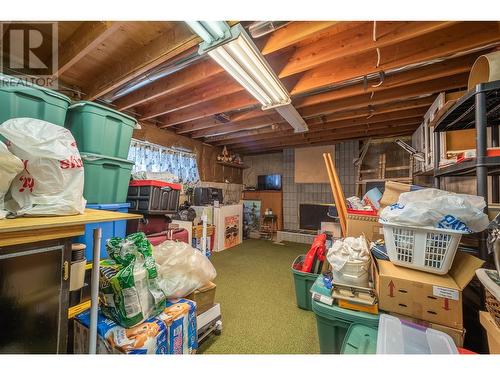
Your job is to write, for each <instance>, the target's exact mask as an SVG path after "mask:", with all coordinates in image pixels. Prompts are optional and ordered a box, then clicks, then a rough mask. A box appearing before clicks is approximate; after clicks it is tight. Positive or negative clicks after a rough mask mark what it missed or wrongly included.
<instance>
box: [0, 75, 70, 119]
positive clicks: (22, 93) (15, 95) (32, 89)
mask: <svg viewBox="0 0 500 375" xmlns="http://www.w3.org/2000/svg"><path fill="white" fill-rule="evenodd" d="M0 103H2V105H1V106H0V124H2V123H3V122H4V121H7V120H9V119H11V118H16V117H31V118H35V119H38V120H43V121H47V122H50V123H52V124H56V125H60V126H64V121H65V119H66V112H67V110H68V107H69V105H70V104H71V99H70V98H68V97H67V96H66V95H63V94H60V93H58V92H56V91H53V90H49V89H47V88H44V87H41V86H37V85H29V84H28V83H25V82H24V81H21V80H19V79H17V78H15V77H10V76H7V75H3V74H0Z"/></svg>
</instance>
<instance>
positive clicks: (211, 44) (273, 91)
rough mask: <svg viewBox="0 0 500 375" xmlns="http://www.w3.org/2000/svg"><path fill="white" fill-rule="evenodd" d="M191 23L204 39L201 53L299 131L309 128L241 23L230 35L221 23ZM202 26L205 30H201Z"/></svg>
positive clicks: (233, 28)
mask: <svg viewBox="0 0 500 375" xmlns="http://www.w3.org/2000/svg"><path fill="white" fill-rule="evenodd" d="M188 24H189V26H190V27H191V28H192V29H193V31H194V32H196V33H197V34H198V35H199V36H200V37H201V38H202V39H203V42H202V43H201V44H200V49H199V53H200V54H203V53H207V54H208V55H209V56H210V57H211V58H212V59H214V60H215V61H216V62H217V63H218V64H219V65H220V66H221V67H222V68H223V69H224V70H225V71H226V72H228V73H229V74H230V75H231V76H232V77H233V78H234V79H235V80H236V81H237V82H238V83H239V84H241V85H242V86H243V87H244V88H245V89H246V90H247V91H248V92H249V93H250V94H251V95H252V96H253V97H255V98H256V99H257V100H258V101H259V102H260V103H261V104H262V109H263V110H267V109H271V108H275V109H276V110H277V111H278V113H280V115H281V116H282V117H283V118H284V119H285V120H286V121H288V122H289V123H290V124H291V125H292V126H293V128H294V129H295V131H296V132H304V131H307V130H308V128H307V125H306V123H305V121H304V120H303V119H302V117H301V116H300V114H299V113H298V112H297V110H296V109H295V108H294V107H293V106H292V105H291V99H290V94H289V93H288V91H287V89H286V88H285V87H284V86H283V84H282V83H281V81H280V79H279V78H278V76H277V75H276V73H275V72H274V71H273V69H272V68H271V66H270V65H269V64H268V63H267V61H266V60H265V59H264V56H262V53H261V52H260V51H259V49H258V48H257V46H255V44H254V43H253V41H252V40H251V38H250V36H249V35H248V34H247V32H246V31H245V29H244V28H243V27H242V26H241V25H240V24H237V25H235V26H233V27H231V29H230V36H228V34H227V33H226V32H223V30H224V28H223V26H221V25H220V24H217V25H218V27H219V28H220V29H219V30H217V27H214V25H210V23H209V22H197V23H195V24H196V25H194V24H193V23H192V22H189V23H188ZM224 24H225V23H222V25H224ZM225 25H226V26H227V24H225ZM200 28H202V29H203V31H202V32H199V30H200Z"/></svg>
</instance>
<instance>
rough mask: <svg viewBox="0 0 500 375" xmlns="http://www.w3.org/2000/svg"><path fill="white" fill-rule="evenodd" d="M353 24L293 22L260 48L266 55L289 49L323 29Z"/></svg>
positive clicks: (279, 30)
mask: <svg viewBox="0 0 500 375" xmlns="http://www.w3.org/2000/svg"><path fill="white" fill-rule="evenodd" d="M350 23H354V22H336V21H295V22H291V23H289V24H288V25H285V26H283V27H281V28H280V29H278V30H276V31H274V32H273V33H272V34H271V35H270V36H269V39H268V40H267V41H266V44H265V45H264V47H263V48H262V53H263V54H264V55H267V54H269V53H272V52H276V51H278V50H280V49H283V48H285V47H289V46H291V45H293V44H295V43H297V42H300V41H301V40H304V39H306V38H309V37H310V36H311V35H315V34H317V33H319V32H321V31H324V30H325V29H329V28H332V26H335V29H339V28H340V27H346V25H345V24H350ZM342 24H344V25H342Z"/></svg>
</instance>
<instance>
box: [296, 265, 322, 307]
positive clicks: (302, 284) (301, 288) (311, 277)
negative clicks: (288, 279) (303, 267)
mask: <svg viewBox="0 0 500 375" xmlns="http://www.w3.org/2000/svg"><path fill="white" fill-rule="evenodd" d="M304 258H305V255H299V256H298V257H297V258H296V259H295V260H294V261H293V263H292V273H293V282H294V284H295V296H296V298H297V306H298V307H299V308H301V309H304V310H309V311H310V310H311V287H312V285H313V284H314V281H315V280H316V278H317V277H318V275H317V274H315V273H308V272H302V271H297V270H296V269H294V268H293V266H294V265H295V264H297V263H299V262H303V261H304Z"/></svg>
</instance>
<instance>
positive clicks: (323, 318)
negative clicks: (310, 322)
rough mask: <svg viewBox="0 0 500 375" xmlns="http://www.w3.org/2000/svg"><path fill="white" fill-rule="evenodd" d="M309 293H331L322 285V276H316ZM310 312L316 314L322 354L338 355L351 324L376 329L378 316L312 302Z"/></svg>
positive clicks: (329, 294) (328, 294)
mask: <svg viewBox="0 0 500 375" xmlns="http://www.w3.org/2000/svg"><path fill="white" fill-rule="evenodd" d="M311 292H315V293H319V294H323V295H327V296H331V291H330V290H329V289H327V288H325V286H324V285H323V279H322V276H321V275H320V276H318V278H317V279H316V281H315V282H314V284H313V286H312V288H311ZM312 311H314V313H315V314H316V324H317V327H318V338H319V348H320V352H321V353H322V354H340V353H341V349H342V343H343V342H344V338H345V336H346V333H347V331H348V330H349V328H350V327H351V325H352V324H361V325H364V326H367V327H372V328H377V327H378V321H379V315H374V314H368V313H364V312H359V311H353V310H347V309H343V308H341V307H338V306H337V305H332V306H329V305H326V304H324V303H321V302H318V301H314V300H313V301H312Z"/></svg>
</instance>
